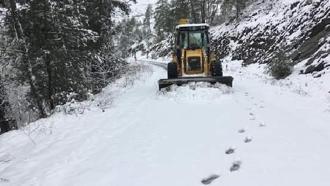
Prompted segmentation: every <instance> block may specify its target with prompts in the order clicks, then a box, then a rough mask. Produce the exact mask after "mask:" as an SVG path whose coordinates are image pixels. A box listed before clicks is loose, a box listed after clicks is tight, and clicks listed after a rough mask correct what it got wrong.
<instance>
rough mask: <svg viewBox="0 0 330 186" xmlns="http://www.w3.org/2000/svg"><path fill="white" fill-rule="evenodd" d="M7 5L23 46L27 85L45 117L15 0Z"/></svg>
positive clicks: (41, 115)
mask: <svg viewBox="0 0 330 186" xmlns="http://www.w3.org/2000/svg"><path fill="white" fill-rule="evenodd" d="M9 5H10V12H11V16H12V19H13V25H14V28H15V34H16V37H17V39H18V40H21V41H22V42H23V47H24V52H23V60H22V61H23V63H26V64H27V68H28V69H27V70H28V77H27V78H28V82H29V85H30V88H31V94H32V96H33V98H34V100H35V101H36V103H37V106H38V110H39V113H40V117H41V118H45V117H47V112H46V109H45V107H44V105H43V101H42V97H41V96H40V95H39V94H38V93H37V88H36V85H35V79H34V76H33V72H32V69H33V67H32V65H31V63H30V61H29V59H28V57H27V54H28V51H29V49H28V47H27V45H26V41H25V38H24V32H23V29H22V26H21V23H20V21H19V17H18V14H17V6H16V1H15V0H9Z"/></svg>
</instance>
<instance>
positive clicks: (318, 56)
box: [212, 0, 330, 77]
mask: <svg viewBox="0 0 330 186" xmlns="http://www.w3.org/2000/svg"><path fill="white" fill-rule="evenodd" d="M329 16H330V1H329V0H315V1H310V0H290V1H287V0H282V1H274V0H266V1H257V2H255V3H253V4H252V5H250V6H249V7H248V8H247V9H246V10H245V12H244V13H243V15H242V18H241V20H240V21H234V22H231V23H225V24H223V25H219V26H217V27H215V28H213V29H212V32H213V33H214V48H215V49H216V51H217V52H219V54H220V55H221V56H227V55H229V54H230V55H231V56H232V57H233V59H239V60H243V61H244V63H245V64H251V63H270V62H271V61H272V58H273V57H274V55H275V53H276V52H277V51H278V50H279V49H280V50H283V51H284V52H285V53H286V55H287V56H288V57H289V58H290V59H292V60H293V62H294V64H298V65H297V67H298V68H299V70H301V73H304V74H308V73H313V76H314V77H320V76H322V75H323V74H325V73H329V68H330V55H329V52H330V34H329V33H330V32H329V31H330V30H329V28H330V20H329Z"/></svg>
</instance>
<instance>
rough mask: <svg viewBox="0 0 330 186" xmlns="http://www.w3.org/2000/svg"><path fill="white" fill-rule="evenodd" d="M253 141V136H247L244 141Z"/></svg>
mask: <svg viewBox="0 0 330 186" xmlns="http://www.w3.org/2000/svg"><path fill="white" fill-rule="evenodd" d="M251 142H252V138H251V137H246V138H245V139H244V143H251Z"/></svg>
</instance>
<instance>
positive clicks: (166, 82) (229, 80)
mask: <svg viewBox="0 0 330 186" xmlns="http://www.w3.org/2000/svg"><path fill="white" fill-rule="evenodd" d="M233 80H234V78H233V77H231V76H221V77H185V78H177V79H161V80H159V81H158V85H159V90H162V89H163V88H167V87H169V86H171V85H178V86H181V85H184V84H188V83H190V82H207V83H211V84H215V83H220V84H224V85H227V86H229V87H232V86H233Z"/></svg>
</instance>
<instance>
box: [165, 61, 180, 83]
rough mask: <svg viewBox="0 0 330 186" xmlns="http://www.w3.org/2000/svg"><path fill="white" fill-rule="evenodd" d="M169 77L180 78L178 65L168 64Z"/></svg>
mask: <svg viewBox="0 0 330 186" xmlns="http://www.w3.org/2000/svg"><path fill="white" fill-rule="evenodd" d="M167 77H168V79H175V78H178V65H177V64H176V63H169V64H167Z"/></svg>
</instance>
